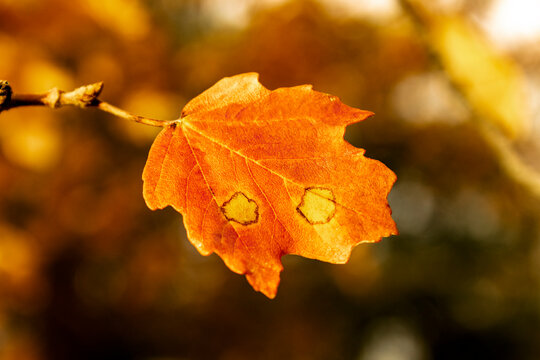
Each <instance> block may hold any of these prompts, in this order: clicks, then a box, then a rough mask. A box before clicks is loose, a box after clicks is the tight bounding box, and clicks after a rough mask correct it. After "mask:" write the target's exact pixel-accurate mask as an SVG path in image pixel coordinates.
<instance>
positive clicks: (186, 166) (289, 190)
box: [143, 73, 397, 298]
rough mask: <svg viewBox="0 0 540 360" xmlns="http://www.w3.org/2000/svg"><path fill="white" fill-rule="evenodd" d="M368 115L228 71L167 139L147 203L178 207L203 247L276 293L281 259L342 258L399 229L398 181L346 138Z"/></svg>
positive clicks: (149, 166) (301, 89)
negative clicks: (394, 214)
mask: <svg viewBox="0 0 540 360" xmlns="http://www.w3.org/2000/svg"><path fill="white" fill-rule="evenodd" d="M371 115H372V113H371V112H368V111H363V110H358V109H354V108H351V107H349V106H347V105H345V104H343V103H342V102H341V101H340V100H339V99H338V98H337V97H335V96H331V95H328V94H324V93H320V92H317V91H314V90H312V88H311V86H310V85H302V86H296V87H291V88H280V89H277V90H274V91H270V90H268V89H266V88H265V87H263V86H262V85H261V84H260V83H259V81H258V75H257V74H255V73H248V74H242V75H237V76H233V77H229V78H224V79H222V80H220V81H219V82H218V83H216V84H215V85H214V86H212V87H211V88H210V89H208V90H206V91H205V92H203V93H202V94H201V95H199V96H197V97H196V98H195V99H193V100H192V101H191V102H189V103H188V104H187V105H186V106H185V108H184V110H183V112H182V116H181V118H180V119H179V120H178V122H177V123H175V124H174V125H172V126H169V127H167V128H165V129H164V130H163V131H162V132H161V133H160V134H159V135H158V137H157V138H156V140H155V142H154V144H153V145H152V148H151V150H150V154H149V156H148V161H147V163H146V167H145V169H144V172H143V180H144V198H145V200H146V203H147V205H148V206H149V207H150V208H151V209H162V208H164V207H166V206H168V205H170V206H172V207H173V208H175V209H176V210H177V211H178V212H180V213H181V214H182V215H183V217H184V224H185V227H186V229H187V234H188V238H189V239H190V241H191V242H192V243H193V245H194V246H195V247H196V248H197V249H198V250H199V252H200V253H201V254H203V255H209V254H211V253H213V252H215V253H217V254H218V255H219V256H220V257H221V258H222V259H223V261H224V262H225V264H226V265H227V266H228V267H229V268H230V269H231V270H232V271H234V272H236V273H239V274H246V277H247V279H248V281H249V283H250V284H251V285H252V286H253V288H254V289H255V290H258V291H261V292H263V293H264V294H265V295H266V296H268V297H270V298H273V297H275V295H276V292H277V287H278V284H279V275H280V272H281V270H282V269H283V265H282V263H281V256H283V255H285V254H297V255H301V256H304V257H308V258H312V259H318V260H322V261H328V262H332V263H345V262H347V260H348V258H349V256H350V253H351V250H352V248H353V247H354V246H356V245H357V244H359V243H362V242H374V241H378V240H380V239H381V237H385V236H389V235H392V234H396V233H397V229H396V226H395V223H394V221H393V220H392V218H391V216H390V214H391V210H390V208H389V206H388V203H387V200H386V198H387V195H388V193H389V191H390V189H391V187H392V185H393V183H394V181H395V179H396V176H395V175H394V173H393V172H392V171H391V170H389V169H388V168H387V167H386V166H385V165H383V164H382V163H380V162H379V161H376V160H372V159H368V158H366V157H364V152H365V151H364V150H363V149H358V148H355V147H354V146H352V145H350V144H349V143H347V142H346V141H345V140H343V135H344V133H345V127H346V126H347V125H348V124H351V123H354V122H358V121H361V120H364V119H366V118H367V117H369V116H371Z"/></svg>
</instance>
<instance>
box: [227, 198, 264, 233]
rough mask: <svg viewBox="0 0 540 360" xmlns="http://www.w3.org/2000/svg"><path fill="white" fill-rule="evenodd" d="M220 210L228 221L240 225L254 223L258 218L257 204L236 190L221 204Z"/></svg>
mask: <svg viewBox="0 0 540 360" xmlns="http://www.w3.org/2000/svg"><path fill="white" fill-rule="evenodd" d="M221 212H223V215H225V217H226V218H227V220H229V221H236V222H237V223H239V224H242V225H249V224H254V223H256V222H257V221H258V220H259V206H257V203H256V202H255V201H254V200H251V199H250V198H248V197H247V196H246V195H244V193H241V192H236V193H234V195H233V196H231V198H230V199H229V200H227V201H225V202H224V203H223V205H221Z"/></svg>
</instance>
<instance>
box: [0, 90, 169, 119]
mask: <svg viewBox="0 0 540 360" xmlns="http://www.w3.org/2000/svg"><path fill="white" fill-rule="evenodd" d="M101 90H103V82H98V83H94V84H89V85H84V86H81V87H79V88H77V89H75V90H72V91H69V92H65V91H62V90H59V89H57V88H52V89H50V90H49V91H47V92H46V93H43V94H14V93H13V92H12V89H11V86H10V85H9V83H8V82H7V81H5V80H0V112H2V111H5V110H9V109H13V108H16V107H21V106H48V107H50V108H53V109H57V108H60V107H63V106H78V107H81V108H87V107H94V108H97V109H99V110H101V111H104V112H107V113H109V114H112V115H114V116H117V117H120V118H122V119H125V120H129V121H134V122H138V123H140V124H144V125H150V126H157V127H166V126H169V125H172V124H174V123H177V122H178V121H179V120H178V119H177V120H158V119H151V118H147V117H144V116H139V115H134V114H131V113H129V112H127V111H125V110H123V109H120V108H118V107H116V106H114V105H111V104H109V103H107V102H105V101H101V100H99V99H98V97H99V95H100V94H101Z"/></svg>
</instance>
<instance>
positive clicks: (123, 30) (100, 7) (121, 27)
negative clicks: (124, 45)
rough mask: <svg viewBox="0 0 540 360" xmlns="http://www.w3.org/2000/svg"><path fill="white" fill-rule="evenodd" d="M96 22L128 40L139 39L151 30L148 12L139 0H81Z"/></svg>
mask: <svg viewBox="0 0 540 360" xmlns="http://www.w3.org/2000/svg"><path fill="white" fill-rule="evenodd" d="M80 2H81V5H82V6H83V7H84V8H85V9H86V11H87V12H88V15H90V16H91V17H92V18H93V19H94V20H95V21H96V22H98V23H99V24H100V25H101V26H103V27H104V28H107V29H110V30H111V31H113V32H114V33H116V34H117V35H120V36H121V37H123V38H125V39H126V40H139V39H141V38H143V37H144V36H145V35H147V34H148V32H149V31H150V21H149V17H148V14H147V13H146V12H145V11H144V8H143V7H142V6H141V4H140V2H139V1H138V0H107V1H94V0H81V1H80Z"/></svg>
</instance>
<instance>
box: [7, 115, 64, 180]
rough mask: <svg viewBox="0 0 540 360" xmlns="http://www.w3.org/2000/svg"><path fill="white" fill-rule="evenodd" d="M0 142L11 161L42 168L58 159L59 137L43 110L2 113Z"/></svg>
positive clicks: (59, 149) (59, 150)
mask: <svg viewBox="0 0 540 360" xmlns="http://www.w3.org/2000/svg"><path fill="white" fill-rule="evenodd" d="M2 117H3V121H4V123H3V126H2V127H1V128H0V145H1V147H2V151H3V153H4V156H5V157H6V158H7V159H8V160H9V161H10V162H12V163H13V164H16V165H19V166H22V167H24V168H27V169H31V170H35V171H45V170H48V169H50V168H51V167H53V166H54V165H55V164H56V163H57V162H58V160H59V159H60V156H61V152H62V138H61V135H60V133H59V131H58V129H57V126H56V125H55V124H56V119H55V118H54V117H52V115H49V114H48V113H47V109H35V108H25V109H19V110H17V111H11V112H7V113H5V114H2Z"/></svg>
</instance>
